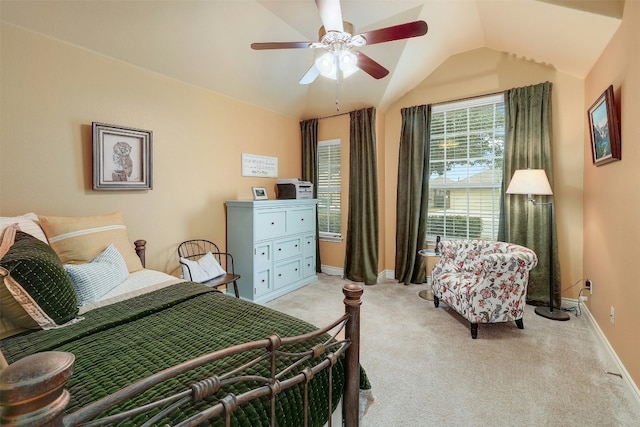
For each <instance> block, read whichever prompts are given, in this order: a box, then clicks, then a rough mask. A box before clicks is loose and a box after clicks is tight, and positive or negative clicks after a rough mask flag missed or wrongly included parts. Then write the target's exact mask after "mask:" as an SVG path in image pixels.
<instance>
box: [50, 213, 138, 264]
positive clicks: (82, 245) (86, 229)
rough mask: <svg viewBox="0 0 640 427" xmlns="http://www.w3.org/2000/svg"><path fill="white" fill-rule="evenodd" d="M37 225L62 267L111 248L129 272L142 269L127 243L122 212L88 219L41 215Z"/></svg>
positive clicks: (88, 217) (84, 261)
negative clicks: (122, 259)
mask: <svg viewBox="0 0 640 427" xmlns="http://www.w3.org/2000/svg"><path fill="white" fill-rule="evenodd" d="M39 218H40V226H41V227H42V229H43V230H44V234H46V236H47V239H49V244H50V245H51V247H52V248H53V250H54V251H56V253H57V254H58V256H59V257H60V260H61V261H62V263H63V264H85V263H88V262H91V261H92V260H93V259H94V258H95V257H96V256H98V254H99V253H101V252H102V251H104V250H105V249H106V248H107V246H109V245H111V244H112V245H113V246H115V247H116V249H117V250H118V252H120V254H121V255H122V257H123V258H124V260H125V262H126V263H127V269H128V271H129V273H133V272H134V271H138V270H142V263H141V262H140V258H138V256H137V255H136V251H135V249H134V247H133V244H132V243H131V242H130V241H129V235H128V234H127V227H126V225H125V223H124V215H123V214H122V212H114V213H111V214H107V215H96V216H87V217H62V216H58V217H56V216H40V217H39Z"/></svg>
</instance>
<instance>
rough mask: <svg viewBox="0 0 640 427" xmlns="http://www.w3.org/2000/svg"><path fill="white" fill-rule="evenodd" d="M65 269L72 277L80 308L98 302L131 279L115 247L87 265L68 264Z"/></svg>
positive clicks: (109, 247) (108, 248)
mask: <svg viewBox="0 0 640 427" xmlns="http://www.w3.org/2000/svg"><path fill="white" fill-rule="evenodd" d="M64 269H65V271H66V272H67V274H69V277H71V281H72V282H73V287H74V288H75V289H76V294H77V295H78V306H80V307H82V306H83V305H86V304H90V303H93V302H96V301H98V300H99V299H100V297H102V296H103V295H104V294H106V293H107V292H109V291H110V290H112V289H113V288H115V287H116V286H118V285H119V284H120V283H122V282H124V281H125V280H127V278H128V277H129V271H128V270H127V264H126V263H125V262H124V258H122V255H120V252H118V250H117V249H116V248H115V246H113V245H109V246H108V247H107V249H105V250H104V251H102V252H101V253H100V254H99V255H98V256H97V257H95V258H94V259H93V261H91V262H89V263H87V264H77V265H71V264H66V265H65V266H64Z"/></svg>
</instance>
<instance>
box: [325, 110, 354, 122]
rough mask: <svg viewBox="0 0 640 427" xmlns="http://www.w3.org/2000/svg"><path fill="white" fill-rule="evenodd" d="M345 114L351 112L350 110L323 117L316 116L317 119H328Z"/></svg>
mask: <svg viewBox="0 0 640 427" xmlns="http://www.w3.org/2000/svg"><path fill="white" fill-rule="evenodd" d="M347 114H351V111H347V112H346V113H338V114H334V115H332V116H324V117H318V120H322V119H330V118H332V117H340V116H344V115H347Z"/></svg>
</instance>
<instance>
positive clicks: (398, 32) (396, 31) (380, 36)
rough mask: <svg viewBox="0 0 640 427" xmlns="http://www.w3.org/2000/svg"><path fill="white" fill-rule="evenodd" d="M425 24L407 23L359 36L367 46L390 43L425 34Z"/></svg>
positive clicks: (422, 22) (418, 22) (419, 22)
mask: <svg viewBox="0 0 640 427" xmlns="http://www.w3.org/2000/svg"><path fill="white" fill-rule="evenodd" d="M427 29H428V27H427V23H426V22H424V21H413V22H407V23H406V24H400V25H394V26H392V27H385V28H380V29H378V30H373V31H367V32H366V33H362V34H360V35H361V36H362V37H364V38H365V39H366V40H367V45H370V44H376V43H384V42H390V41H393V40H402V39H408V38H411V37H420V36H424V35H425V34H427Z"/></svg>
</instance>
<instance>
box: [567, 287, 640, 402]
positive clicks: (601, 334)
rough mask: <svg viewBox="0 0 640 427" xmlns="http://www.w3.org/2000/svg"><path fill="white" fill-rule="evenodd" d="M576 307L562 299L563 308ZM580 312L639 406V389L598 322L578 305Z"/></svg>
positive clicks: (575, 301)
mask: <svg viewBox="0 0 640 427" xmlns="http://www.w3.org/2000/svg"><path fill="white" fill-rule="evenodd" d="M577 305H578V300H575V299H570V298H562V306H563V307H576V306H577ZM580 311H581V313H582V315H584V316H585V317H586V318H587V319H588V320H589V324H590V325H591V327H592V328H593V330H594V331H595V332H596V335H597V336H598V338H599V339H600V342H601V344H602V346H603V347H604V348H605V349H606V350H607V353H609V356H611V360H612V361H613V363H614V364H615V365H616V368H617V369H618V370H619V371H620V374H621V375H622V379H623V381H624V383H625V385H626V386H627V388H628V389H629V391H630V392H631V394H632V395H633V397H635V399H636V401H637V403H638V405H640V389H639V388H638V386H637V385H636V383H635V382H634V381H633V378H631V375H629V371H627V369H626V368H625V367H624V365H623V364H622V361H621V360H620V358H619V357H618V355H617V354H616V352H615V350H614V349H613V347H612V346H611V344H610V343H609V340H608V339H607V337H606V336H605V335H604V332H602V329H600V325H598V322H596V320H595V319H594V318H593V315H592V314H591V312H590V311H589V308H588V307H587V305H586V304H580Z"/></svg>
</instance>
